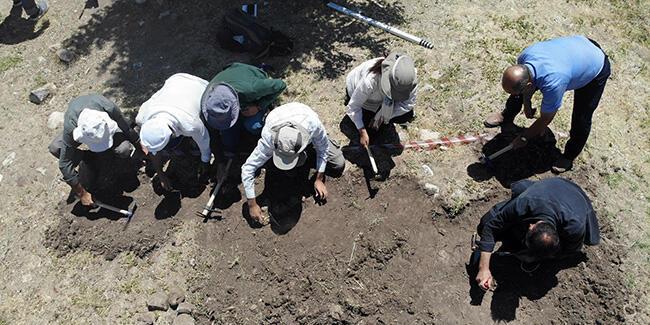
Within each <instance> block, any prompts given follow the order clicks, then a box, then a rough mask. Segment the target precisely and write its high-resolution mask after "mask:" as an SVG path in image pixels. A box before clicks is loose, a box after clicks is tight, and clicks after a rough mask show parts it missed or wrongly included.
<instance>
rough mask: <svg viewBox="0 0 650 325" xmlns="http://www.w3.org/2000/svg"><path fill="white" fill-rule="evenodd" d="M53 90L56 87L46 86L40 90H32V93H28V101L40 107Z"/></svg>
mask: <svg viewBox="0 0 650 325" xmlns="http://www.w3.org/2000/svg"><path fill="white" fill-rule="evenodd" d="M54 89H56V87H55V86H54V85H53V84H47V85H45V86H43V87H41V88H38V89H36V90H32V92H31V93H29V101H30V102H32V103H34V104H36V105H40V104H42V103H43V102H44V101H45V100H46V99H47V97H49V96H50V94H51V93H52V91H53V90H54Z"/></svg>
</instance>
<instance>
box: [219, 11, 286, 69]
mask: <svg viewBox="0 0 650 325" xmlns="http://www.w3.org/2000/svg"><path fill="white" fill-rule="evenodd" d="M217 41H218V42H219V45H220V46H221V48H223V49H226V50H230V51H235V52H249V53H253V54H255V56H256V57H258V58H259V57H263V56H266V55H269V56H280V55H287V54H289V53H291V50H292V49H293V42H292V41H291V39H290V38H289V37H287V36H286V35H284V34H283V33H281V32H278V31H274V30H272V29H268V28H266V27H264V26H262V25H260V24H259V23H257V21H255V18H254V17H252V16H250V15H248V14H247V13H245V12H244V11H242V10H241V9H234V10H231V11H229V12H228V13H227V14H226V15H225V16H224V17H223V23H222V26H221V28H220V30H219V33H217Z"/></svg>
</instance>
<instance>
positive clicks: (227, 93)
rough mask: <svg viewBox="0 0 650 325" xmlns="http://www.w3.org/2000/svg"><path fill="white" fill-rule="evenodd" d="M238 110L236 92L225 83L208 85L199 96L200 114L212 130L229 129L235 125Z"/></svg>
mask: <svg viewBox="0 0 650 325" xmlns="http://www.w3.org/2000/svg"><path fill="white" fill-rule="evenodd" d="M240 109H241V108H240V106H239V96H238V95H237V91H236V90H235V89H234V88H233V87H231V86H230V85H228V84H226V83H223V82H211V83H209V84H208V87H207V88H206V89H205V91H204V92H203V96H201V114H203V118H204V119H205V122H206V123H207V124H208V126H209V127H211V128H213V129H217V130H226V129H229V128H231V127H232V126H233V125H235V123H237V118H238V117H239V111H240Z"/></svg>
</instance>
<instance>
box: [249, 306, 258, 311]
mask: <svg viewBox="0 0 650 325" xmlns="http://www.w3.org/2000/svg"><path fill="white" fill-rule="evenodd" d="M248 309H250V310H251V311H253V310H255V309H257V305H256V304H252V305H251V306H250V307H248Z"/></svg>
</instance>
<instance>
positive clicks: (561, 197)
mask: <svg viewBox="0 0 650 325" xmlns="http://www.w3.org/2000/svg"><path fill="white" fill-rule="evenodd" d="M511 188H512V198H511V199H510V200H508V201H504V202H501V203H498V204H497V205H495V206H494V207H493V208H492V209H491V210H490V211H489V212H488V213H486V214H485V215H484V216H483V217H482V218H481V222H480V223H479V225H478V227H477V231H478V233H479V235H480V237H481V238H480V240H478V241H477V242H476V243H475V244H476V247H477V249H478V251H479V252H480V259H479V266H478V267H479V271H478V275H477V277H476V281H477V282H478V284H479V286H481V287H483V289H489V286H490V284H491V283H492V274H491V272H490V269H489V267H490V256H491V254H492V251H493V250H494V246H495V243H496V242H497V241H501V242H502V246H501V249H500V250H502V251H508V252H512V253H514V254H515V256H517V257H518V258H520V259H521V260H522V261H526V262H534V261H539V260H542V259H550V258H554V257H558V256H561V255H565V254H571V253H574V252H579V251H580V249H581V248H582V245H583V244H586V245H597V244H598V243H599V242H600V230H599V229H598V219H597V218H596V213H595V212H594V209H593V207H592V205H591V201H590V200H589V197H587V194H585V192H584V191H583V190H582V189H581V188H580V187H579V186H578V185H576V184H575V183H573V182H571V181H569V180H567V179H563V178H547V179H544V180H540V181H530V180H522V181H518V182H515V183H513V184H512V187H511Z"/></svg>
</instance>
